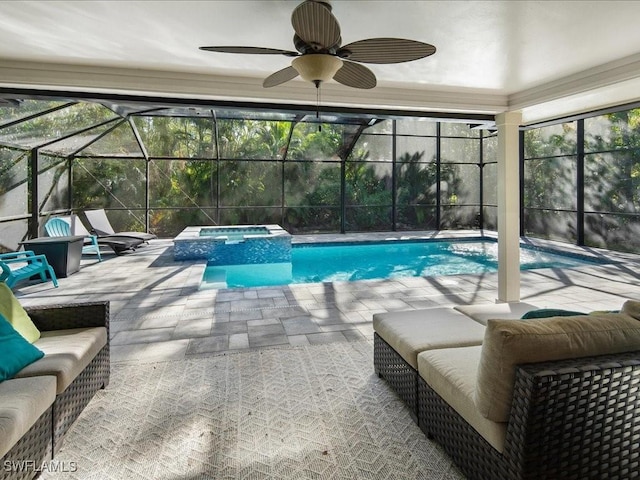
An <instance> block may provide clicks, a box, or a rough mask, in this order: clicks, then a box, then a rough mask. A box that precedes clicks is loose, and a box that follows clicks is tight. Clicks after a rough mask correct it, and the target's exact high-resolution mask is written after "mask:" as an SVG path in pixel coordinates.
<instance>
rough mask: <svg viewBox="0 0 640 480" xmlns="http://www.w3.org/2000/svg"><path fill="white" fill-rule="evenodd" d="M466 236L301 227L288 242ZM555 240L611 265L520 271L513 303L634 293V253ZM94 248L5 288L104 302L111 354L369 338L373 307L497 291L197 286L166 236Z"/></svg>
mask: <svg viewBox="0 0 640 480" xmlns="http://www.w3.org/2000/svg"><path fill="white" fill-rule="evenodd" d="M468 234H469V232H455V233H452V232H439V233H435V232H422V233H398V234H396V233H381V234H355V235H317V236H313V235H303V236H296V237H294V239H295V240H294V241H295V242H309V241H329V240H336V239H338V240H341V241H357V240H361V239H372V238H427V237H428V238H433V237H440V236H447V237H448V236H451V235H458V236H462V235H465V236H466V235H468ZM472 235H478V232H472ZM530 242H531V243H538V244H545V245H548V244H550V243H552V242H536V241H530ZM557 246H560V247H561V248H564V249H567V250H573V251H581V252H583V253H586V254H590V255H594V256H599V257H608V258H611V259H613V260H615V261H616V262H617V263H614V264H607V265H596V266H588V267H580V268H576V269H562V270H561V269H540V270H530V271H525V272H522V276H521V299H522V301H527V302H529V303H533V304H535V305H538V306H539V307H541V308H551V307H554V308H566V309H571V310H578V311H591V310H603V309H618V308H620V307H621V305H622V304H623V303H624V301H625V300H627V299H635V300H640V281H639V278H640V257H639V256H636V255H630V254H619V253H612V252H605V251H600V250H595V249H581V248H578V247H573V246H568V245H564V244H557ZM103 252H104V255H103V258H104V260H103V261H102V262H100V263H99V262H97V260H96V259H95V257H92V256H91V255H86V256H85V257H84V258H83V260H82V265H81V269H80V271H79V272H77V273H75V274H73V275H71V276H69V277H68V278H61V279H59V283H60V287H59V288H54V287H53V285H52V283H51V282H46V283H33V284H27V285H25V284H22V286H18V287H17V288H16V289H15V290H14V291H15V293H16V296H17V297H18V298H19V299H20V302H21V303H22V304H23V305H25V306H27V305H43V304H57V303H70V302H83V301H95V300H109V301H110V302H111V342H112V343H111V344H112V347H111V352H112V362H130V361H135V362H140V361H160V360H168V359H175V358H182V357H185V356H199V355H211V354H212V353H221V352H230V351H242V350H246V349H251V348H264V347H272V346H278V345H303V344H314V343H323V342H345V341H354V340H360V339H372V338H373V327H372V316H373V314H375V313H377V312H388V311H399V310H408V309H417V308H429V307H442V306H454V305H458V304H469V303H494V302H495V300H496V297H497V273H491V274H484V275H456V276H445V277H431V278H423V277H419V278H406V279H401V280H370V281H360V282H334V283H320V284H301V285H287V286H282V287H263V288H243V289H221V290H199V289H198V286H199V283H200V280H201V277H202V274H203V271H204V268H205V265H206V262H205V261H174V259H173V244H172V241H171V240H152V241H151V242H150V244H149V245H146V246H144V247H141V248H139V249H138V250H137V251H136V252H133V253H130V254H125V255H122V256H116V255H114V254H110V253H109V251H107V250H104V251H103Z"/></svg>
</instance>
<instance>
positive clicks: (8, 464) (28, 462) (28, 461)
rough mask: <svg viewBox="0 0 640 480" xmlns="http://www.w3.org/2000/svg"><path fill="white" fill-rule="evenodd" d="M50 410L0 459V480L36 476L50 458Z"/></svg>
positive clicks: (23, 479) (21, 479) (18, 479)
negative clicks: (0, 479)
mask: <svg viewBox="0 0 640 480" xmlns="http://www.w3.org/2000/svg"><path fill="white" fill-rule="evenodd" d="M51 425H52V408H51V407H50V408H48V409H47V410H46V411H45V412H44V413H43V414H42V415H41V416H40V418H38V420H36V423H34V424H33V426H32V427H31V428H30V429H29V431H28V432H27V433H26V434H25V435H24V436H23V437H22V438H21V439H20V440H18V442H17V443H16V444H15V445H14V446H13V447H12V448H11V450H9V451H8V452H7V453H6V455H5V456H4V457H2V458H1V459H0V478H2V480H27V479H31V478H34V477H35V476H37V475H38V473H39V469H40V468H41V466H42V464H43V463H44V462H47V461H50V460H51V457H52V445H51V439H52V436H51Z"/></svg>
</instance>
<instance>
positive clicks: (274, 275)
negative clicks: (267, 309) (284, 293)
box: [202, 240, 595, 288]
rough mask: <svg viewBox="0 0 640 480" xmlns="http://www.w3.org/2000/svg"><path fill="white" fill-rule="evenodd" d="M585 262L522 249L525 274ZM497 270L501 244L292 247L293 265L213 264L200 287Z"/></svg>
mask: <svg viewBox="0 0 640 480" xmlns="http://www.w3.org/2000/svg"><path fill="white" fill-rule="evenodd" d="M593 264H595V262H593V261H590V260H588V259H586V258H583V257H578V256H568V255H559V254H556V253H552V252H549V251H545V250H541V249H534V248H529V247H525V246H523V247H522V248H521V249H520V265H521V269H522V270H528V269H534V268H549V267H554V268H575V267H579V266H584V265H593ZM497 270H498V244H497V242H495V241H492V240H482V241H477V240H474V241H467V240H455V241H401V242H398V241H391V242H374V243H347V244H328V245H327V244H305V245H293V247H292V250H291V262H290V263H287V262H274V263H263V264H260V265H225V266H214V265H210V266H208V267H207V268H206V270H205V274H204V276H203V282H202V288H224V287H227V288H237V287H260V286H275V285H287V284H293V283H318V282H336V281H357V280H372V279H384V278H401V277H431V276H440V275H459V274H480V273H487V272H496V271H497Z"/></svg>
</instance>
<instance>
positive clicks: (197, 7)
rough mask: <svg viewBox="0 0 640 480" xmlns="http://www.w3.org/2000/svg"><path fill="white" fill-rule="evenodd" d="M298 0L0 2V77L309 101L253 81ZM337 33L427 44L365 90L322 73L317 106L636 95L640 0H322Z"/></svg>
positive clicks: (551, 105)
mask: <svg viewBox="0 0 640 480" xmlns="http://www.w3.org/2000/svg"><path fill="white" fill-rule="evenodd" d="M298 3H299V1H297V0H258V1H238V0H236V1H220V0H218V1H185V0H182V1H152V0H146V1H116V0H112V1H95V0H84V1H0V87H19V88H24V87H34V88H38V89H54V90H67V91H68V90H71V91H89V92H116V93H123V94H144V95H153V96H162V97H180V98H194V99H224V100H229V99H239V100H242V101H258V102H270V103H273V102H286V103H308V104H313V103H314V102H315V100H316V95H315V88H314V86H313V85H312V84H310V83H306V82H303V81H302V80H299V79H296V80H293V81H291V82H288V83H285V84H283V85H280V86H278V87H274V88H270V89H264V88H263V87H262V80H263V79H264V78H265V77H266V76H268V75H269V74H271V73H273V72H275V71H276V70H280V69H282V68H284V67H286V66H288V65H289V62H290V58H287V57H284V56H280V55H233V54H225V53H211V52H204V51H201V50H199V49H198V47H199V46H203V45H245V46H261V47H272V48H279V49H285V50H294V47H293V43H292V37H293V28H292V26H291V20H290V19H291V12H292V10H293V9H294V8H295V6H296V5H297V4H298ZM331 3H332V5H333V13H334V15H335V16H336V18H337V19H338V21H339V23H340V26H341V29H342V40H343V44H347V43H350V42H353V41H356V40H361V39H364V38H371V37H400V38H408V39H414V40H420V41H423V42H426V43H430V44H433V45H435V46H436V47H437V52H436V53H435V55H433V56H431V57H428V58H425V59H421V60H418V61H415V62H410V63H403V64H395V65H368V66H369V68H371V70H373V71H374V72H375V74H376V76H377V78H378V86H377V87H376V88H374V89H372V90H356V89H351V88H349V87H345V86H342V85H339V84H337V83H335V82H333V81H332V82H329V83H327V84H325V85H324V86H323V87H322V103H323V104H326V105H340V106H356V107H362V106H364V107H375V108H385V109H404V110H424V111H443V112H472V113H490V114H494V113H498V112H501V111H507V110H520V111H522V112H523V120H524V122H525V123H531V122H534V121H540V120H545V119H548V118H553V117H557V116H560V115H567V114H572V113H579V112H583V111H588V110H593V109H596V108H601V107H605V106H611V105H615V104H620V103H626V102H632V101H637V100H640V28H638V24H639V22H640V2H637V1H611V0H610V1H579V0H567V1H551V0H548V1H515V0H512V1H498V0H494V1H452V0H447V1H435V0H434V1H398V0H395V1H382V0H378V1H365V0H333V1H332V2H331Z"/></svg>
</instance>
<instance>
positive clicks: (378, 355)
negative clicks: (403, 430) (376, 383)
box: [373, 333, 418, 423]
mask: <svg viewBox="0 0 640 480" xmlns="http://www.w3.org/2000/svg"><path fill="white" fill-rule="evenodd" d="M373 367H374V369H375V372H376V374H377V375H378V376H379V377H380V378H383V379H384V380H386V382H387V383H388V384H389V386H390V387H391V388H392V389H393V390H394V391H395V392H396V393H397V394H398V396H399V397H400V398H401V399H402V400H403V401H404V403H405V404H406V405H407V407H408V408H409V413H410V414H411V417H412V418H413V420H414V421H415V422H416V423H417V422H418V371H417V370H415V369H414V368H413V367H412V366H411V365H409V364H408V363H407V362H406V360H405V359H404V358H402V356H400V354H399V353H398V352H396V351H395V350H394V349H393V348H392V347H391V345H389V344H388V343H387V342H385V341H384V340H383V339H382V337H380V336H379V335H378V334H377V333H374V335H373Z"/></svg>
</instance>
